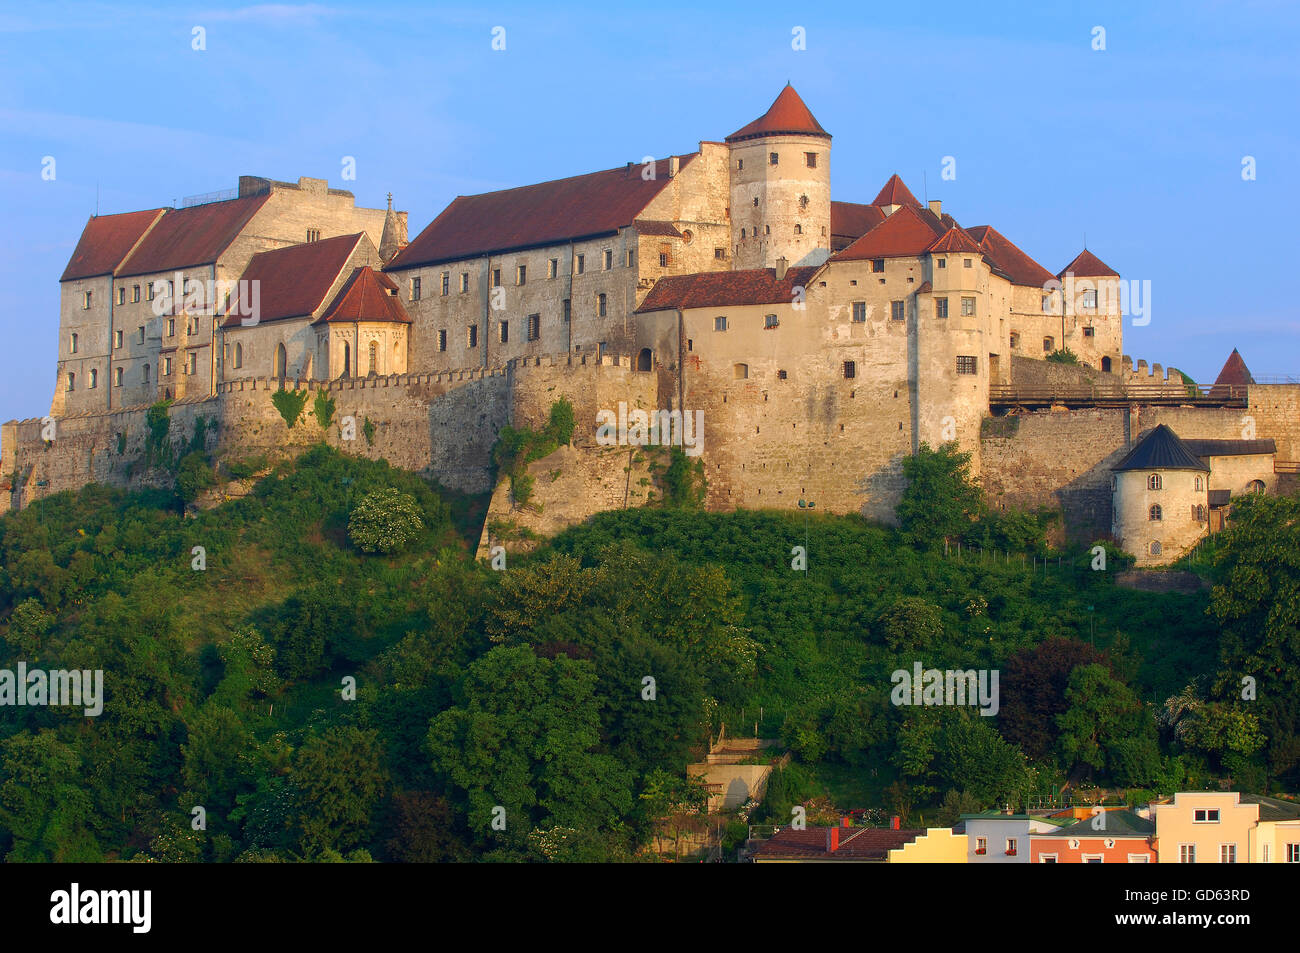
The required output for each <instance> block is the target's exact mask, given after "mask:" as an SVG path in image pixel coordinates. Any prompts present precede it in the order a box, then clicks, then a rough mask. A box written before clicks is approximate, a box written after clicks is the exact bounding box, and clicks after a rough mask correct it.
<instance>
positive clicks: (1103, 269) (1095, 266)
mask: <svg viewBox="0 0 1300 953" xmlns="http://www.w3.org/2000/svg"><path fill="white" fill-rule="evenodd" d="M1066 272H1069V273H1070V274H1073V275H1074V277H1076V278H1106V277H1109V276H1111V275H1114V276H1115V277H1117V278H1118V277H1119V272H1118V271H1116V270H1115V269H1114V268H1112V267H1110V265H1108V264H1106V263H1105V262H1104V261H1102V260H1101V259H1100V258H1098V257H1097V256H1096V255H1094V254H1093V253H1092V252H1090V251H1088V249H1086V248H1085V249H1084V250H1083V251H1081V252H1079V254H1077V255H1075V256H1074V261H1072V262H1070V263H1069V264H1068V265H1066V266H1065V267H1064V268H1062V269H1061V270H1060V271H1058V272H1057V273H1056V277H1058V278H1061V277H1064V276H1065V274H1066Z"/></svg>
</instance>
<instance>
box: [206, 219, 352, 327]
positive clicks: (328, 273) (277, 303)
mask: <svg viewBox="0 0 1300 953" xmlns="http://www.w3.org/2000/svg"><path fill="white" fill-rule="evenodd" d="M363 237H364V235H363V233H360V232H358V233H357V234H356V235H343V236H340V237H338V238H326V239H325V240H323V241H319V242H307V243H305V244H302V245H290V246H288V247H287V248H275V249H272V250H271V251H264V252H259V253H258V254H256V255H254V256H253V258H252V260H251V261H249V263H248V267H247V268H245V269H244V273H243V275H242V276H240V284H241V286H243V282H245V281H256V282H258V283H259V292H258V293H259V294H260V295H261V298H260V300H259V302H258V304H259V306H260V309H261V310H260V312H259V314H258V321H259V322H263V323H264V322H267V321H280V320H283V319H285V318H301V317H306V316H310V315H315V314H316V313H317V311H318V310H319V309H320V308H322V307H323V306H324V305H325V303H326V296H327V295H328V294H329V291H330V288H332V287H333V286H334V282H335V281H336V280H338V277H339V273H340V272H341V271H342V270H343V266H344V265H346V264H347V261H348V258H349V257H351V255H352V253H353V251H355V250H356V247H357V243H358V242H360V241H361V240H362V238H363ZM239 297H240V296H239V294H238V293H236V294H235V296H234V297H232V299H231V302H230V307H229V308H226V309H225V311H226V312H227V313H228V314H229V317H227V318H226V319H225V320H224V321H223V322H222V324H221V326H222V327H223V328H237V327H239V326H240V321H241V315H242V313H243V312H242V310H241V304H242V302H240V300H239Z"/></svg>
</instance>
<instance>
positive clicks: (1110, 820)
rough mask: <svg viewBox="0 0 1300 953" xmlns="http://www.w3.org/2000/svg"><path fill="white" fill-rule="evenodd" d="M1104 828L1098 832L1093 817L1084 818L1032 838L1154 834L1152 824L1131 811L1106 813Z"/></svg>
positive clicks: (1153, 824)
mask: <svg viewBox="0 0 1300 953" xmlns="http://www.w3.org/2000/svg"><path fill="white" fill-rule="evenodd" d="M1103 816H1104V818H1105V825H1106V826H1105V827H1103V828H1101V829H1100V830H1098V829H1097V828H1096V827H1095V826H1094V825H1095V824H1096V823H1097V819H1096V818H1095V817H1089V818H1085V819H1084V820H1081V821H1079V822H1078V823H1077V824H1071V825H1069V826H1068V827H1062V828H1060V829H1058V830H1054V831H1045V832H1043V833H1036V834H1034V835H1033V836H1034V837H1036V838H1037V837H1150V836H1151V835H1152V834H1154V833H1155V830H1156V825H1155V823H1154V822H1152V821H1149V820H1147V819H1146V818H1145V817H1141V816H1140V815H1138V814H1134V813H1133V812H1132V811H1106V813H1105V814H1104V815H1103Z"/></svg>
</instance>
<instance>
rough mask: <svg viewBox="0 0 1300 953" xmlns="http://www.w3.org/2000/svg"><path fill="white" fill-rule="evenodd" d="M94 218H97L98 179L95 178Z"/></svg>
mask: <svg viewBox="0 0 1300 953" xmlns="http://www.w3.org/2000/svg"><path fill="white" fill-rule="evenodd" d="M95 218H99V179H96V180H95Z"/></svg>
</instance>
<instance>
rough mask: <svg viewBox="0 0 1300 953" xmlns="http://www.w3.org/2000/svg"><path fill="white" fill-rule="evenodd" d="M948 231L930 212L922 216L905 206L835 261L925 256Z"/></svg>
mask: <svg viewBox="0 0 1300 953" xmlns="http://www.w3.org/2000/svg"><path fill="white" fill-rule="evenodd" d="M944 231H945V229H944V227H943V225H942V224H940V222H939V219H938V218H937V217H936V216H935V215H934V214H932V213H931V212H929V210H928V209H927V210H926V211H925V212H922V211H921V209H920V208H919V207H916V206H912V205H904V206H903V207H902V208H900V209H899V210H898V211H896V212H895V213H894V214H893V215H891V216H889V218H887V219H885V220H884V221H883V222H881V223H880V224H879V225H877V226H876V227H875V228H873V229H872V230H871V231H869V232H867V233H866V234H865V235H863V236H862V237H861V238H859V239H858V240H857V241H855V242H854V243H853V244H852V245H850V246H849V247H848V248H845V249H844V250H843V251H840V252H836V253H835V255H834V257H835V259H836V260H837V261H859V260H862V259H866V258H904V257H911V256H914V255H923V254H925V252H926V251H928V250H929V248H930V246H931V245H933V244H934V241H935V239H936V238H941V237H942V236H943V234H944Z"/></svg>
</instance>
